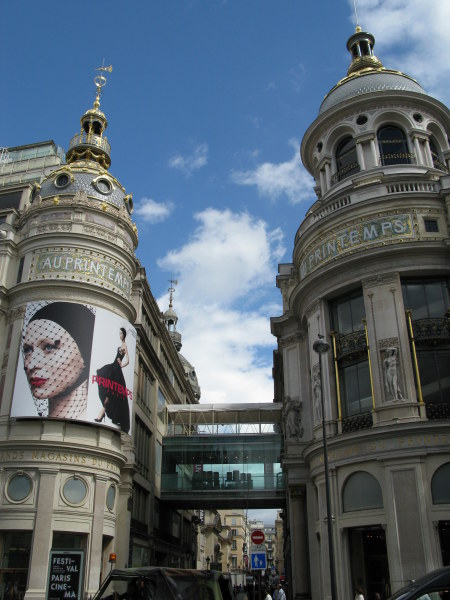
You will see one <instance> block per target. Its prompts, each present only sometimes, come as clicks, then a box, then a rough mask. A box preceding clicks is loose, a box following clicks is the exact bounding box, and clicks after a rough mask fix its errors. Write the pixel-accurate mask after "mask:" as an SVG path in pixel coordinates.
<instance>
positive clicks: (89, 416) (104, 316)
mask: <svg viewBox="0 0 450 600" xmlns="http://www.w3.org/2000/svg"><path fill="white" fill-rule="evenodd" d="M135 351H136V330H135V329H134V327H133V326H132V325H131V324H130V323H129V322H128V321H126V320H125V319H123V318H122V317H119V316H118V315H116V314H114V313H112V312H110V311H107V310H105V309H102V308H97V307H94V306H90V305H85V304H76V303H74V302H50V303H46V302H32V303H29V304H27V306H26V312H25V319H24V325H23V330H22V340H21V356H19V361H18V367H17V373H16V380H15V386H14V395H13V402H12V407H11V417H33V416H34V417H36V416H38V417H49V418H61V419H75V420H78V421H89V422H93V423H102V424H105V425H109V426H112V427H117V428H118V429H120V430H121V431H123V432H124V433H131V425H132V419H131V415H132V402H133V382H134V360H135Z"/></svg>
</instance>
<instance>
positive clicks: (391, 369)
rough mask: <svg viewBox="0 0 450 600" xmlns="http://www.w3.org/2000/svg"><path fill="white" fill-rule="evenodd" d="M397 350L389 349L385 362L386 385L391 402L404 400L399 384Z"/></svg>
mask: <svg viewBox="0 0 450 600" xmlns="http://www.w3.org/2000/svg"><path fill="white" fill-rule="evenodd" d="M397 353H398V349H397V348H387V349H386V355H385V358H384V361H383V369H384V385H385V387H386V393H387V397H388V399H389V400H403V399H404V398H403V396H402V392H401V390H400V385H399V383H398V361H397Z"/></svg>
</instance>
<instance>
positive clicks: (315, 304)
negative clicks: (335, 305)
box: [305, 298, 321, 319]
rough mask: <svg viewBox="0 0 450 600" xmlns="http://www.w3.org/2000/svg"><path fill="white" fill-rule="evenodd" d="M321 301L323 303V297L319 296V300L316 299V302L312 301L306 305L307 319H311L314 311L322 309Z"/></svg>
mask: <svg viewBox="0 0 450 600" xmlns="http://www.w3.org/2000/svg"><path fill="white" fill-rule="evenodd" d="M320 303H321V299H320V298H318V299H317V300H314V302H312V303H311V304H310V305H309V306H307V307H306V309H305V315H306V318H307V319H309V318H310V316H311V315H312V314H313V313H315V312H316V311H318V310H320Z"/></svg>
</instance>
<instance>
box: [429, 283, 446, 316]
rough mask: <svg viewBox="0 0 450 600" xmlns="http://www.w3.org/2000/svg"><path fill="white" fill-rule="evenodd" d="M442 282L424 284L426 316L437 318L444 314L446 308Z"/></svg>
mask: <svg viewBox="0 0 450 600" xmlns="http://www.w3.org/2000/svg"><path fill="white" fill-rule="evenodd" d="M443 292H444V288H443V285H442V283H440V282H439V283H429V284H428V285H426V286H425V295H426V300H427V306H428V316H429V317H430V318H435V319H439V318H442V317H444V316H445V312H446V310H447V308H448V304H447V305H446V302H445V299H444V294H443Z"/></svg>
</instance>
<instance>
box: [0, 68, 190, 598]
mask: <svg viewBox="0 0 450 600" xmlns="http://www.w3.org/2000/svg"><path fill="white" fill-rule="evenodd" d="M109 70H110V69H109V68H107V69H105V68H102V69H101V70H100V71H101V75H99V76H98V77H97V78H96V79H95V81H96V98H95V102H94V105H93V108H92V109H90V110H88V111H87V112H85V113H84V115H83V116H82V118H81V131H80V132H79V133H78V134H76V135H75V136H74V137H73V138H72V140H71V141H70V146H69V150H68V152H67V155H66V158H67V161H66V162H64V156H63V154H62V153H61V151H60V149H57V148H56V146H55V145H54V144H53V143H52V142H46V143H40V144H35V145H29V146H26V147H18V148H14V149H9V150H8V152H7V153H5V154H6V155H7V156H8V159H7V160H4V161H2V165H1V171H0V254H1V257H0V261H1V262H0V265H1V270H0V290H1V291H0V356H1V359H0V364H1V372H0V399H1V404H0V489H1V495H0V554H1V556H2V560H1V561H0V597H2V598H3V597H5V598H16V599H17V598H23V596H24V594H25V597H26V598H33V599H34V598H36V599H37V598H44V597H49V596H51V597H65V598H78V599H80V598H81V597H82V596H83V594H86V595H87V596H90V595H92V594H93V593H95V591H96V590H97V589H98V587H99V583H100V581H101V580H102V579H103V578H104V577H105V576H106V574H107V573H108V572H109V570H110V568H111V566H112V564H113V563H115V564H116V565H117V566H118V567H125V566H142V565H148V564H162V565H170V566H184V567H188V566H193V565H194V564H195V546H193V544H194V542H195V540H194V537H193V525H192V522H191V515H190V514H189V513H185V512H183V511H176V510H174V509H172V508H170V507H167V506H165V505H164V503H163V502H161V501H160V477H161V439H162V435H163V432H164V410H165V406H166V404H172V403H183V404H185V403H194V402H196V401H197V400H196V396H195V394H194V391H193V388H192V387H191V386H190V384H189V382H188V381H187V380H186V378H185V370H184V367H183V364H182V363H181V361H180V359H179V357H178V354H177V351H176V349H175V347H174V345H173V342H172V339H171V337H170V335H169V332H168V331H167V329H166V327H165V326H164V323H163V322H162V319H161V312H160V310H159V308H158V306H157V303H156V301H155V299H154V298H153V296H152V294H151V292H150V287H149V284H148V281H147V278H146V275H145V270H144V269H143V267H142V266H141V265H140V264H139V262H138V260H137V259H136V256H135V253H134V252H135V249H136V246H137V242H138V240H137V229H136V227H135V225H134V224H133V222H132V219H131V214H132V211H133V204H132V198H131V195H130V194H127V193H126V192H125V189H124V187H123V186H122V185H121V183H120V182H119V181H118V180H117V179H116V178H115V177H114V176H113V175H112V174H111V173H110V172H109V166H110V164H111V159H110V146H109V143H108V140H107V139H106V137H105V130H106V127H107V120H106V117H105V115H104V114H103V112H102V111H101V110H100V95H101V91H102V88H103V86H104V85H105V83H106V79H105V72H106V71H109ZM198 392H199V390H197V391H196V393H198ZM49 586H50V587H49Z"/></svg>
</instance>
